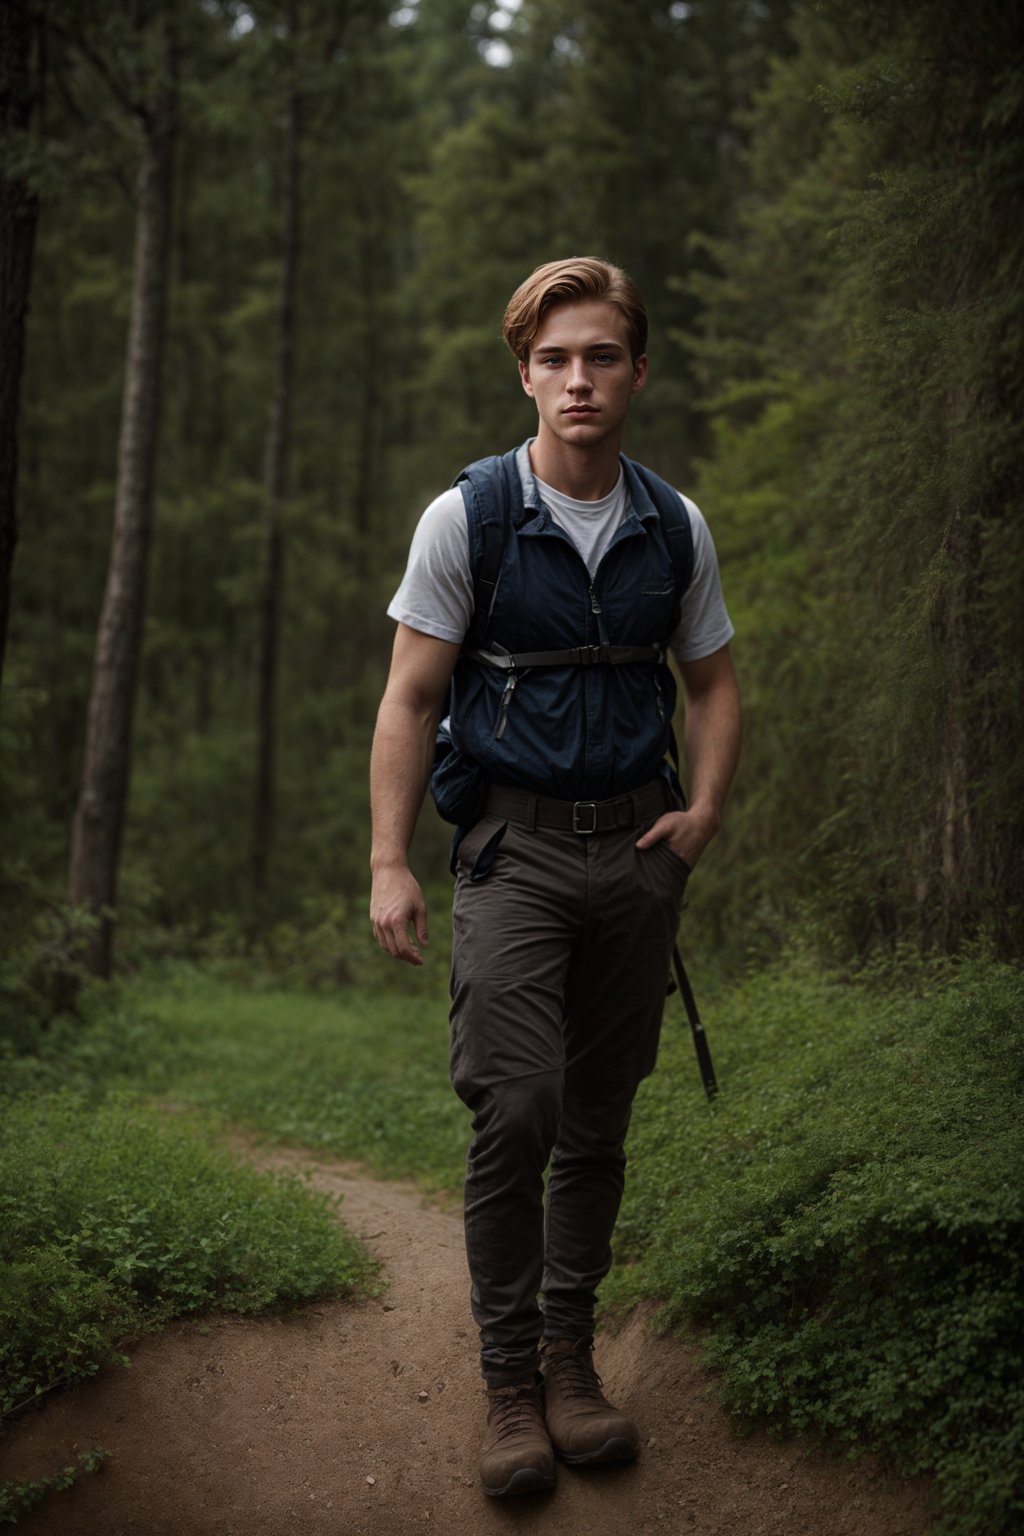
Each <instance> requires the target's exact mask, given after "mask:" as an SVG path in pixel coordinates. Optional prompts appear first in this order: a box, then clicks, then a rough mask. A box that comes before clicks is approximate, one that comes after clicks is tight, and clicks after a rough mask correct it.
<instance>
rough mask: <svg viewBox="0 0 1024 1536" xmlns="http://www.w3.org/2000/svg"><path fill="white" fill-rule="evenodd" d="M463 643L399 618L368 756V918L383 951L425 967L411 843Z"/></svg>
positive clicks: (422, 908) (422, 910) (423, 915)
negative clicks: (423, 630) (370, 883)
mask: <svg viewBox="0 0 1024 1536" xmlns="http://www.w3.org/2000/svg"><path fill="white" fill-rule="evenodd" d="M459 650H460V647H459V646H457V645H453V644H452V643H451V642H450V641H448V640H435V639H434V637H433V636H432V635H424V634H421V633H420V632H419V631H418V630H415V629H409V628H408V626H407V625H405V624H399V626H398V630H397V632H396V634H395V647H394V651H393V652H392V656H391V671H390V674H389V676H388V682H387V687H386V688H385V690H384V697H383V699H382V700H381V705H380V709H379V711H378V713H377V728H376V730H375V731H374V735H373V751H372V753H371V756H370V811H371V815H372V818H373V843H372V849H371V853H370V872H371V874H372V876H373V887H372V890H371V894H370V921H371V922H372V924H373V934H374V938H375V939H376V940H377V943H378V944H379V945H380V946H381V948H382V949H386V950H387V952H388V954H389V955H394V957H395V959H396V960H406V961H408V962H409V964H410V965H422V964H423V957H422V955H421V954H420V951H419V949H418V947H417V944H416V942H415V941H414V940H413V939H412V938H411V937H410V933H409V930H410V928H412V929H413V930H414V931H415V935H416V939H417V940H418V941H419V943H420V944H425V943H426V941H427V907H426V902H425V901H424V899H423V892H422V891H421V890H420V887H419V885H418V883H417V881H416V880H415V879H414V878H413V874H412V871H411V870H410V868H409V844H410V843H411V842H412V834H413V831H414V829H415V826H416V818H417V817H418V816H419V813H420V807H421V806H422V804H423V797H424V795H425V794H426V792H427V784H428V783H429V781H430V768H431V764H432V762H433V757H434V738H435V736H436V734H437V724H438V721H439V720H440V718H441V711H442V709H443V707H444V702H445V698H446V695H447V691H448V685H449V683H450V682H451V676H452V672H453V671H454V668H455V663H456V661H457V660H458V657H459Z"/></svg>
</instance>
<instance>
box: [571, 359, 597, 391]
mask: <svg viewBox="0 0 1024 1536" xmlns="http://www.w3.org/2000/svg"><path fill="white" fill-rule="evenodd" d="M569 388H570V389H572V390H577V391H579V390H589V389H591V388H592V385H591V382H590V372H589V370H588V368H587V365H586V363H585V362H584V360H583V359H582V358H577V360H576V361H575V362H570V364H569Z"/></svg>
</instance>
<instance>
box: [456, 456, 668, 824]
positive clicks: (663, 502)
mask: <svg viewBox="0 0 1024 1536" xmlns="http://www.w3.org/2000/svg"><path fill="white" fill-rule="evenodd" d="M508 457H510V456H508V455H506V457H505V459H502V458H497V459H483V460H480V461H479V462H478V463H476V464H471V465H469V467H468V468H467V469H464V470H463V471H462V473H461V474H460V475H459V476H458V478H457V479H456V481H455V484H456V485H463V486H469V487H470V488H471V489H472V488H475V485H476V484H478V483H479V484H481V485H483V484H484V482H485V481H486V487H487V489H488V490H490V489H493V487H494V486H495V485H497V486H498V487H499V488H500V489H499V494H498V496H497V498H496V500H497V505H498V517H497V519H494V518H490V519H488V518H484V519H483V520H482V522H481V524H480V540H479V548H477V549H474V544H475V541H474V540H473V539H472V538H471V539H470V561H471V564H472V576H473V617H472V620H471V622H470V627H469V629H468V631H467V633H466V639H465V642H464V645H463V655H468V656H470V657H472V658H473V659H474V660H476V661H480V662H482V663H484V664H486V665H490V666H498V667H504V668H506V669H511V668H512V666H513V665H514V666H518V667H537V666H592V665H594V664H595V663H605V664H607V665H611V666H617V665H624V664H626V663H629V662H637V661H652V660H656V659H659V658H658V652H657V651H656V650H655V649H654V648H652V647H639V646H610V645H606V646H580V647H577V648H575V649H574V650H571V651H564V650H563V651H530V652H527V653H525V654H520V655H518V656H515V657H510V656H506V655H499V654H495V653H492V652H489V651H487V650H485V645H486V641H487V633H488V629H489V627H490V621H491V611H492V609H493V606H494V599H495V594H496V592H497V586H498V577H499V575H500V572H501V566H502V561H503V560H504V556H505V548H506V545H507V543H508V538H509V533H510V523H511V502H512V494H513V487H512V485H511V483H510V480H509V476H508V471H507V468H506V460H507V458H508ZM628 462H629V464H630V466H631V468H632V469H633V471H634V473H635V474H636V476H637V479H638V480H639V481H640V483H641V485H642V486H643V488H644V490H645V491H646V492H647V494H648V496H649V497H650V498H651V501H652V503H653V504H654V507H655V510H656V511H657V513H658V516H659V518H660V521H661V529H662V533H663V535H664V538H665V544H666V546H667V549H668V553H669V558H670V560H671V562H672V570H673V573H674V576H675V588H676V600H677V602H678V601H681V599H682V597H683V594H684V593H685V591H686V589H687V587H688V586H689V585H690V582H691V580H692V578H693V558H694V557H693V532H692V529H691V527H690V518H689V514H688V513H687V511H686V508H685V506H684V505H683V502H682V500H681V499H680V496H679V493H678V492H677V491H675V490H673V488H672V486H670V485H669V484H668V483H667V481H665V480H662V479H661V477H660V476H659V475H656V474H655V473H654V472H653V470H649V469H646V468H645V467H644V466H643V465H642V464H637V463H636V462H635V461H633V460H629V461H628ZM465 495H466V491H465V490H464V491H463V496H465ZM487 499H488V500H491V498H489V497H488V498H487ZM474 555H475V558H474ZM667 638H668V637H667V636H666V639H667ZM662 654H663V653H662ZM672 756H673V759H675V760H678V753H677V751H676V744H675V737H674V736H673V738H672ZM430 791H431V794H432V796H433V799H434V803H435V805H436V806H437V810H438V814H439V815H440V816H441V817H442V818H443V819H444V820H445V821H448V822H452V823H453V824H454V825H455V826H457V827H460V828H466V827H469V826H472V825H473V823H474V822H476V821H478V820H479V818H480V816H481V815H482V814H483V809H484V803H485V801H486V798H487V779H486V776H485V774H484V772H483V769H482V768H481V767H480V766H479V765H478V764H476V763H473V762H471V761H469V760H468V759H467V758H466V757H465V756H464V755H463V753H462V752H461V751H460V750H459V748H458V747H457V746H456V745H455V742H454V741H453V739H452V734H451V727H450V720H449V719H448V718H445V719H444V720H442V722H441V724H440V726H439V727H438V731H437V738H436V741H435V744H434V764H433V769H432V771H431V778H430Z"/></svg>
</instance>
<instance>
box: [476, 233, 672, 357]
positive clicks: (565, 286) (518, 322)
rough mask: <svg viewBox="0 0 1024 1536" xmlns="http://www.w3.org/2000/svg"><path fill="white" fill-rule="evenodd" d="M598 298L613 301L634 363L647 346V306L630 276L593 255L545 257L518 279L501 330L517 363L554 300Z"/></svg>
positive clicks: (555, 303) (526, 354) (565, 301)
mask: <svg viewBox="0 0 1024 1536" xmlns="http://www.w3.org/2000/svg"><path fill="white" fill-rule="evenodd" d="M581 299H604V300H606V301H607V302H608V303H609V304H614V305H615V307H616V309H618V310H620V311H621V313H622V314H623V316H624V317H625V320H626V324H627V326H628V327H629V350H630V354H631V356H632V358H633V361H634V363H635V362H636V360H637V358H638V357H641V356H642V355H643V353H644V351H645V349H646V347H647V310H646V308H645V306H644V301H643V299H642V298H641V296H640V292H639V290H638V289H637V286H636V284H635V283H634V282H633V280H632V278H631V277H629V276H628V275H627V274H626V273H625V272H623V270H622V268H621V267H613V266H612V264H611V262H608V261H601V260H599V259H598V258H597V257H596V256H571V257H570V258H569V259H568V260H567V261H548V262H545V263H544V265H543V266H542V267H538V268H537V269H536V271H535V272H531V273H530V276H529V277H528V278H527V279H526V281H525V283H520V285H519V287H518V288H517V289H516V291H515V293H514V294H513V295H512V297H511V298H510V299H509V301H508V308H507V309H506V310H505V319H504V323H503V325H502V334H503V335H504V337H505V340H506V342H507V343H508V345H509V347H510V348H511V350H512V352H513V353H514V355H515V356H516V358H518V360H519V362H521V363H527V362H529V359H530V348H531V346H532V345H533V341H534V338H535V336H536V335H537V332H538V331H539V330H540V328H541V325H542V323H543V321H544V318H545V316H546V315H547V314H548V313H549V312H550V311H551V310H552V309H554V308H555V307H556V306H557V305H559V304H573V303H576V302H578V301H579V300H581Z"/></svg>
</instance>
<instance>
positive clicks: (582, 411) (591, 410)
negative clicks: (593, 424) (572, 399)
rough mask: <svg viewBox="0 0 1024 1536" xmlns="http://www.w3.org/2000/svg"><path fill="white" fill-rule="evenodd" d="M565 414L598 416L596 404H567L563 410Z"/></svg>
mask: <svg viewBox="0 0 1024 1536" xmlns="http://www.w3.org/2000/svg"><path fill="white" fill-rule="evenodd" d="M562 415H563V416H596V415H597V406H596V405H567V406H566V408H565V410H564V411H563V412H562Z"/></svg>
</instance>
